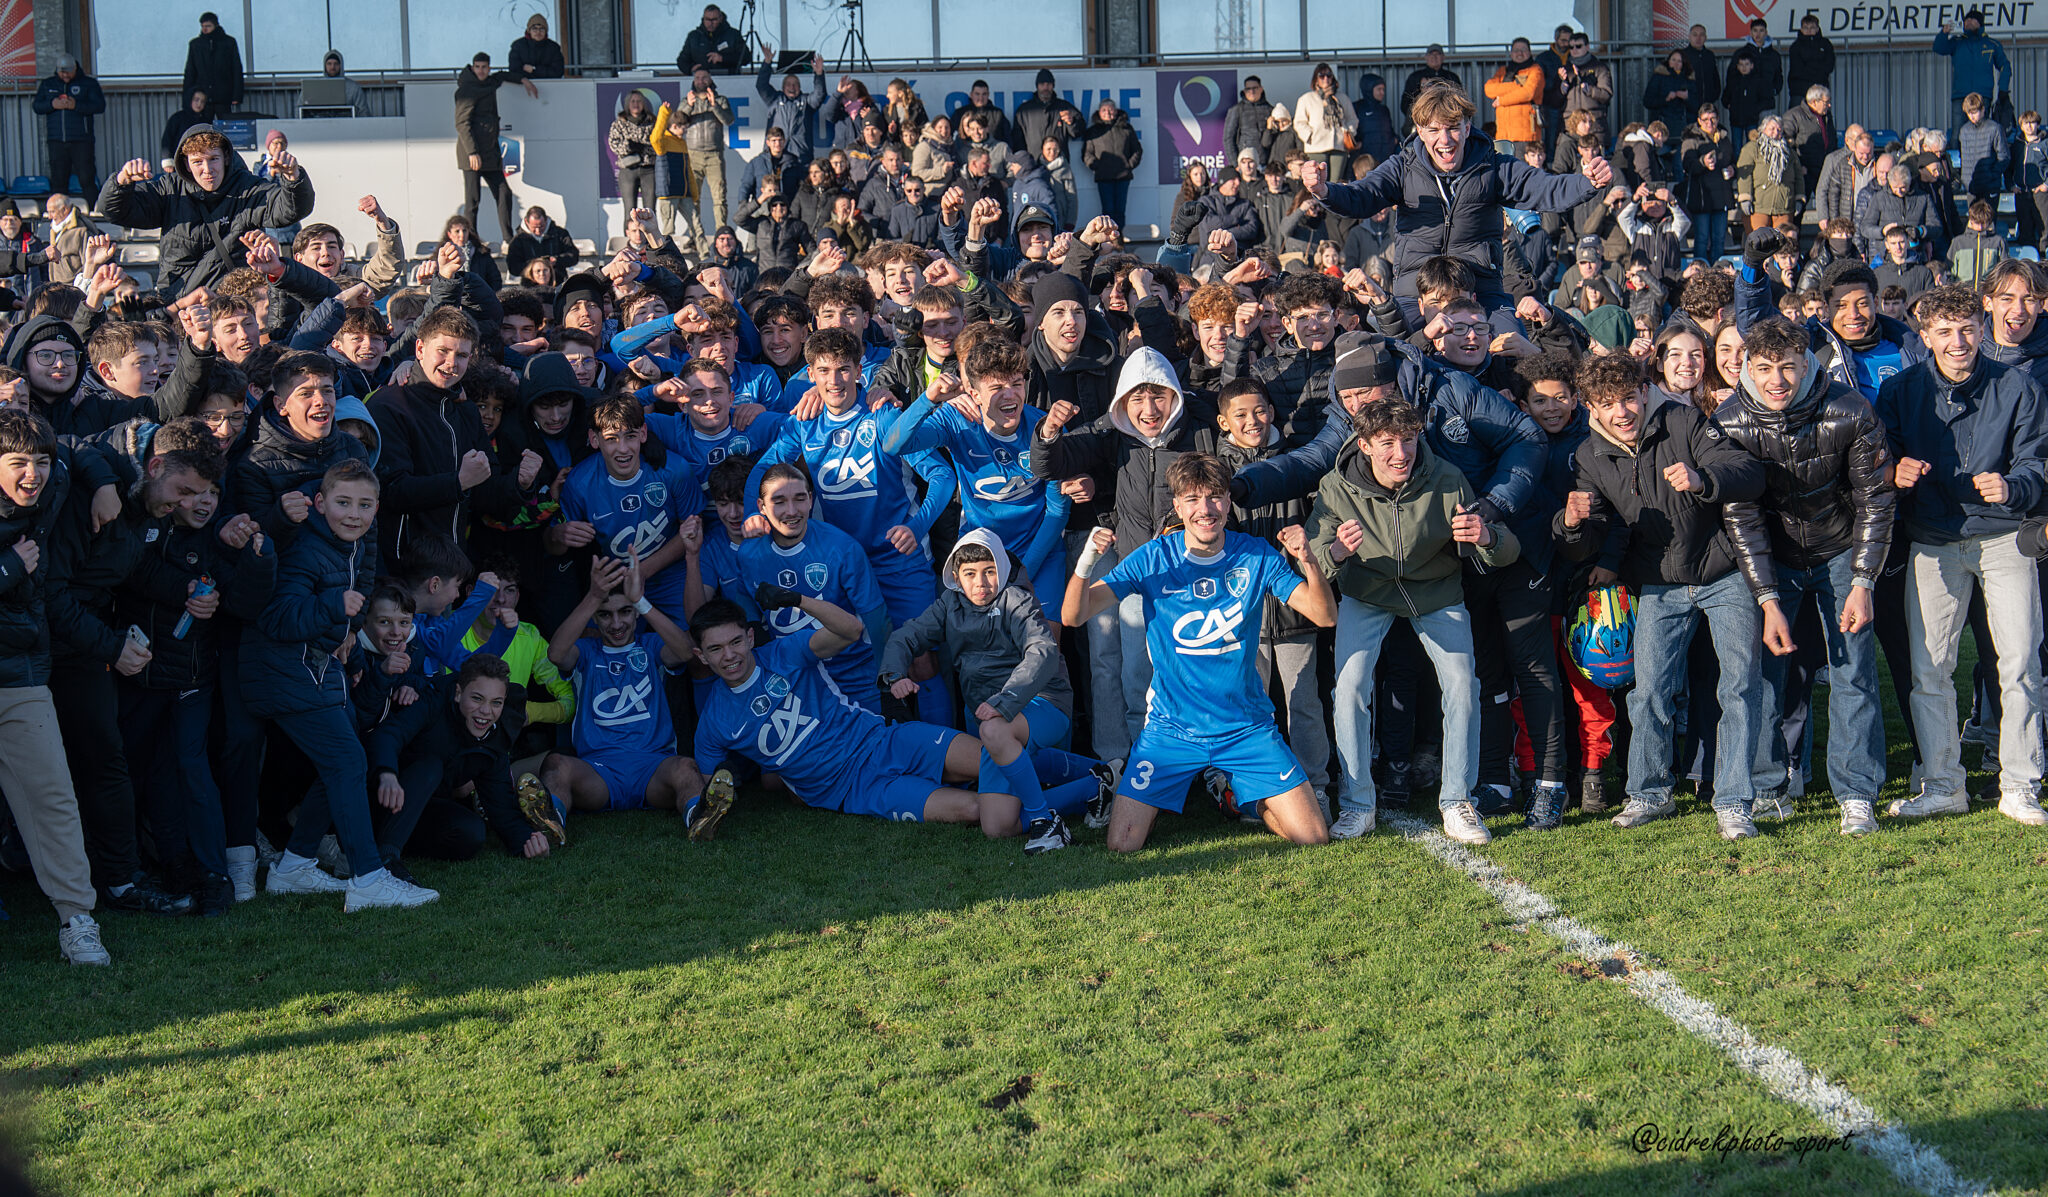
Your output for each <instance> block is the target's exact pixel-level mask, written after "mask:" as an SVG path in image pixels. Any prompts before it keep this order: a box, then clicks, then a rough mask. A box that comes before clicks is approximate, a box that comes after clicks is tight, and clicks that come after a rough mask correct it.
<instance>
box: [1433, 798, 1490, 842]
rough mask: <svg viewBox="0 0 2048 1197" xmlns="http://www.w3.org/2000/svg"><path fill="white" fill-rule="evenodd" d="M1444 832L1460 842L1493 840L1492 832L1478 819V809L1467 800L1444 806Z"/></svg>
mask: <svg viewBox="0 0 2048 1197" xmlns="http://www.w3.org/2000/svg"><path fill="white" fill-rule="evenodd" d="M1444 834H1445V835H1447V836H1450V837H1451V838H1452V839H1454V840H1456V841H1458V842H1459V843H1461V844H1490V843H1492V842H1493V833H1492V832H1490V831H1488V830H1487V829H1486V824H1484V823H1482V822H1480V821H1479V811H1478V810H1477V809H1476V808H1475V807H1473V805H1472V804H1471V803H1469V802H1453V803H1451V804H1450V805H1449V806H1447V807H1445V808H1444Z"/></svg>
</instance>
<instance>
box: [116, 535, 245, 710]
mask: <svg viewBox="0 0 2048 1197" xmlns="http://www.w3.org/2000/svg"><path fill="white" fill-rule="evenodd" d="M255 548H256V546H255V543H254V542H253V541H252V542H251V543H250V544H249V545H246V546H244V547H243V548H241V549H233V548H229V547H228V546H227V545H224V544H222V543H221V541H220V524H219V523H218V522H216V523H212V524H209V525H207V526H206V527H204V528H188V527H186V526H185V525H184V524H181V523H179V522H178V521H177V520H176V519H161V520H153V521H150V522H149V523H148V524H147V525H145V526H144V528H143V531H142V556H141V557H140V558H139V559H138V560H137V562H136V564H135V569H134V570H133V571H132V572H130V573H129V575H128V580H127V582H126V583H124V584H123V585H122V586H121V588H120V589H119V590H117V591H115V592H114V624H115V626H116V627H121V628H126V627H128V626H129V625H130V624H133V625H134V626H136V627H139V628H141V629H142V631H143V633H144V634H145V635H147V636H148V637H149V664H147V665H145V666H143V667H142V672H141V673H138V674H136V675H135V678H134V682H135V684H136V685H138V686H141V687H143V688H144V689H148V690H190V689H192V688H194V687H197V686H205V685H210V684H212V682H213V680H214V679H215V678H216V677H217V676H218V675H219V672H220V637H221V632H222V629H223V628H224V627H225V625H226V623H227V621H228V620H229V619H230V618H234V619H239V620H245V621H246V620H252V619H255V618H256V617H257V616H259V615H261V614H263V607H264V604H266V603H268V602H269V601H270V588H271V587H272V586H273V585H274V584H275V583H276V581H277V546H276V545H275V544H273V543H272V542H271V541H270V539H269V538H268V537H265V538H264V542H263V546H262V549H263V551H262V552H261V553H258V552H256V551H255ZM201 575H204V576H206V577H209V578H212V579H213V582H214V586H215V593H217V594H219V595H220V600H221V601H220V609H219V611H217V612H216V613H215V614H214V616H213V617H212V618H210V619H195V620H193V621H192V626H191V627H190V628H188V629H186V632H185V638H184V639H182V640H180V639H178V637H177V636H176V632H177V630H178V621H179V620H180V619H182V618H184V615H185V601H186V599H187V597H188V596H189V595H190V594H191V589H190V587H191V585H192V583H194V582H196V581H198V580H199V578H200V576H201Z"/></svg>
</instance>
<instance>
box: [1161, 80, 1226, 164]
mask: <svg viewBox="0 0 2048 1197" xmlns="http://www.w3.org/2000/svg"><path fill="white" fill-rule="evenodd" d="M1155 74H1156V76H1157V77H1156V79H1155V88H1154V91H1153V105H1154V111H1155V112H1157V114H1158V116H1157V120H1158V130H1159V137H1158V140H1157V142H1156V143H1155V148H1154V150H1153V158H1154V159H1155V160H1156V161H1157V162H1158V163H1159V172H1158V173H1159V181H1160V182H1161V183H1173V184H1178V183H1179V182H1180V172H1181V170H1182V169H1183V168H1184V167H1186V166H1187V164H1188V163H1190V162H1194V161H1197V160H1199V161H1200V162H1202V163H1203V164H1204V165H1205V166H1207V167H1208V168H1209V173H1210V174H1211V175H1214V174H1216V173H1217V172H1218V171H1221V170H1225V169H1228V168H1229V166H1230V162H1229V153H1228V152H1227V151H1226V150H1225V149H1224V146H1223V121H1224V118H1225V117H1226V116H1228V115H1229V113H1230V106H1231V105H1232V104H1235V103H1237V72H1236V71H1218V70H1202V71H1158V72H1156V73H1155Z"/></svg>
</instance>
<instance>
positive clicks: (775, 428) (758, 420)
mask: <svg viewBox="0 0 2048 1197" xmlns="http://www.w3.org/2000/svg"><path fill="white" fill-rule="evenodd" d="M782 421H783V417H781V416H778V415H776V414H775V413H774V412H763V413H761V414H760V415H758V416H755V417H754V419H753V421H752V422H751V423H749V424H748V425H747V427H746V431H744V432H742V431H741V430H739V429H737V428H734V427H733V426H732V424H731V422H730V421H728V422H727V423H726V426H725V431H724V432H718V433H703V432H699V431H698V430H697V429H696V428H695V427H694V426H693V425H692V424H691V423H690V417H689V416H687V415H671V414H669V413H667V412H649V413H648V416H647V431H648V433H649V434H650V435H652V436H653V437H654V439H655V440H658V441H660V442H661V443H662V444H663V445H664V446H665V447H667V449H668V451H669V452H670V453H671V454H673V455H675V456H677V457H680V458H682V459H683V460H684V461H686V462H689V463H690V466H691V468H692V469H694V470H696V472H697V477H698V478H700V479H703V485H702V486H701V487H700V488H699V489H701V490H702V491H703V493H704V508H703V515H704V518H705V519H707V520H711V519H716V518H718V517H717V513H716V512H715V511H714V510H713V509H712V503H711V491H710V485H711V467H712V466H715V465H718V464H719V463H721V462H723V461H724V460H725V459H726V458H728V457H752V456H754V455H755V454H756V453H759V452H761V451H762V450H763V449H766V448H767V447H768V446H769V445H772V444H774V443H775V438H776V437H777V436H778V435H779V434H780V433H781V432H782Z"/></svg>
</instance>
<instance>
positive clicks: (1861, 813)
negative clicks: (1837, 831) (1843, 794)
mask: <svg viewBox="0 0 2048 1197" xmlns="http://www.w3.org/2000/svg"><path fill="white" fill-rule="evenodd" d="M1876 830H1877V814H1876V812H1875V811H1874V810H1872V809H1871V804H1870V802H1869V801H1868V800H1867V799H1863V798H1845V799H1843V800H1842V834H1843V835H1869V834H1871V833H1872V832H1874V831H1876Z"/></svg>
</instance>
